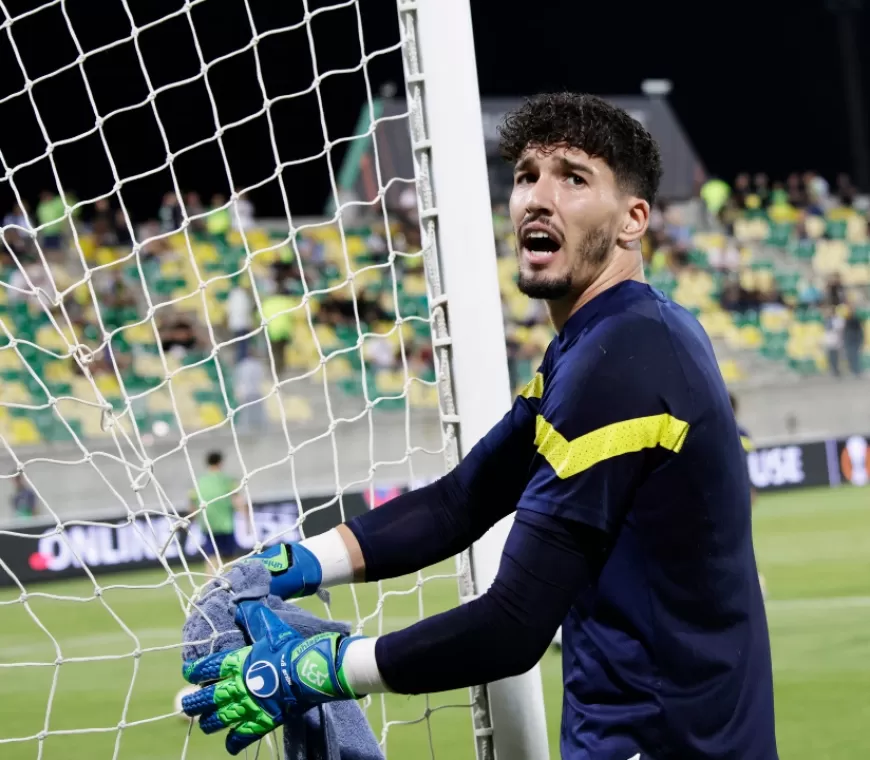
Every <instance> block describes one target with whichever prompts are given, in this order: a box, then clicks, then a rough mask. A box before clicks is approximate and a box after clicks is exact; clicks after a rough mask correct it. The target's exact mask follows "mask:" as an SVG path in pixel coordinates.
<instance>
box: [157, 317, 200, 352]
mask: <svg viewBox="0 0 870 760" xmlns="http://www.w3.org/2000/svg"><path fill="white" fill-rule="evenodd" d="M159 332H160V343H161V345H162V346H163V350H164V351H166V352H167V353H171V354H174V355H175V356H178V357H179V358H183V357H184V356H185V355H186V354H187V352H188V351H193V350H194V349H196V348H197V347H198V346H199V340H198V337H197V335H196V331H195V330H194V328H193V324H192V323H191V322H190V320H189V319H187V317H184V316H180V315H179V316H176V317H173V318H172V319H171V320H170V321H169V322H168V324H166V325H165V326H164V327H163V328H162V329H161V330H160V331H159Z"/></svg>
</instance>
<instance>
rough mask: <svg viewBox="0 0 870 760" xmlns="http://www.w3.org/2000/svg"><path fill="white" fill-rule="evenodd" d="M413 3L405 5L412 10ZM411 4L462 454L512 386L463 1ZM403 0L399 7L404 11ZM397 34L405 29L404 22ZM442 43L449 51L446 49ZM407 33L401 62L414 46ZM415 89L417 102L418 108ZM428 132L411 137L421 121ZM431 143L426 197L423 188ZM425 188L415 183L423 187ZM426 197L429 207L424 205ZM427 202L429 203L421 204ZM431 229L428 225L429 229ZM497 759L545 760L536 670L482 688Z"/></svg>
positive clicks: (416, 100)
mask: <svg viewBox="0 0 870 760" xmlns="http://www.w3.org/2000/svg"><path fill="white" fill-rule="evenodd" d="M411 4H412V3H410V2H409V3H408V5H409V6H410V5H411ZM414 4H415V5H416V6H417V41H418V45H419V51H420V57H421V59H422V67H421V69H422V72H423V74H422V77H420V75H419V72H418V71H415V70H414V69H413V68H411V70H410V71H408V70H406V76H405V79H406V82H407V89H408V101H409V104H410V106H411V127H412V139H414V140H415V146H414V147H415V149H416V150H415V156H416V158H417V161H416V166H417V171H416V173H417V181H418V188H420V189H418V192H419V194H420V198H421V200H422V201H423V204H424V205H423V210H424V214H423V217H424V219H425V218H430V217H429V215H430V214H431V218H433V219H434V220H435V225H437V244H438V251H439V253H440V262H441V266H442V268H443V274H442V277H443V283H444V293H445V295H446V299H445V300H446V305H447V312H448V315H449V321H450V346H451V361H452V370H453V383H454V388H455V392H456V406H457V412H458V419H459V441H460V444H461V447H462V450H463V451H468V450H469V449H470V448H471V447H472V446H473V445H474V444H475V443H476V442H477V441H478V440H479V439H480V438H482V437H483V436H484V435H485V434H486V433H487V431H488V430H489V429H490V428H491V427H492V426H493V425H495V423H496V422H498V421H499V419H501V417H502V416H503V415H504V414H505V413H506V412H507V410H508V408H509V407H510V403H511V398H510V396H511V389H510V382H509V379H508V370H507V352H506V348H505V334H504V324H503V321H502V319H503V317H502V306H501V294H500V292H499V287H498V274H497V271H496V256H495V243H494V239H493V230H492V225H491V218H492V215H491V210H492V205H491V202H490V196H489V186H488V180H487V171H486V154H485V152H484V144H483V123H482V118H481V108H480V92H479V89H478V84H477V62H476V59H475V55H474V36H473V30H472V25H471V7H470V3H469V2H468V0H437V1H435V0H423V1H422V2H416V3H414ZM402 5H403V3H402V1H401V0H400V2H399V8H400V9H401V8H402ZM404 29H405V31H406V33H407V29H408V26H407V25H405V26H404ZM445 40H449V41H450V43H449V45H445V42H444V41H445ZM408 41H409V40H408V38H407V34H406V39H405V55H406V60H407V59H408V58H409V57H411V56H409V53H411V52H412V51H413V47H412V46H411V45H409V44H408ZM420 89H422V92H423V101H424V102H425V114H420V113H419V112H418V111H417V110H416V109H419V108H420V106H421V103H420ZM421 121H422V122H425V124H426V127H427V131H426V132H425V133H416V134H415V128H416V127H417V125H418V124H419V122H421ZM429 146H431V153H432V156H431V168H430V169H429V172H430V173H431V181H432V184H433V186H434V188H433V189H434V199H433V198H431V196H430V195H429V194H428V193H427V192H426V190H425V189H423V187H424V186H425V181H426V172H425V171H423V172H421V171H420V169H421V164H422V166H423V167H425V166H426V163H427V162H426V159H427V158H428V156H427V153H428V150H427V148H428V147H429ZM421 186H423V187H421ZM427 201H429V203H428V204H427ZM427 206H428V207H427ZM430 230H431V228H430ZM512 521H513V518H512V517H507V518H505V519H504V520H502V521H501V522H500V523H499V524H498V525H496V526H495V527H493V528H492V529H491V530H490V531H489V532H488V533H487V534H486V535H484V536H483V537H482V538H481V539H480V541H478V542H477V543H476V544H475V545H474V546H473V548H472V557H473V565H472V566H473V570H474V584H475V588H476V589H477V591H478V592H482V591H485V590H486V589H487V588H488V587H489V586H490V584H491V583H492V581H493V580H494V578H495V575H496V571H497V570H498V564H499V559H500V557H501V552H502V548H503V547H504V542H505V539H506V537H507V532H508V531H509V530H510V525H511V522H512ZM489 696H490V707H491V712H492V720H493V729H494V736H495V745H496V753H497V756H498V758H499V760H508V759H512V758H515V759H516V760H521V759H522V758H547V757H549V753H548V749H547V726H546V719H545V715H544V693H543V687H542V684H541V674H540V669H539V667H537V666H536V667H535V668H534V669H533V670H531V671H530V672H528V673H526V674H525V675H522V676H517V677H516V678H511V679H508V680H506V681H502V682H500V683H496V684H490V687H489Z"/></svg>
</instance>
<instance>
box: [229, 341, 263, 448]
mask: <svg viewBox="0 0 870 760" xmlns="http://www.w3.org/2000/svg"><path fill="white" fill-rule="evenodd" d="M265 382H266V366H265V364H264V363H263V360H262V359H261V358H260V357H259V356H255V355H253V354H250V353H249V354H246V355H245V356H244V357H243V358H242V359H240V360H239V362H238V363H237V364H236V366H235V367H234V368H233V392H234V393H235V397H236V403H237V404H238V406H240V407H241V406H242V405H243V404H250V406H245V407H244V408H241V409H238V411H237V412H236V418H235V419H236V429H237V430H238V431H239V432H240V433H256V432H259V431H261V430H262V429H263V428H265V427H266V414H265V412H266V407H265V402H264V401H263V400H262V399H263V385H264V384H265Z"/></svg>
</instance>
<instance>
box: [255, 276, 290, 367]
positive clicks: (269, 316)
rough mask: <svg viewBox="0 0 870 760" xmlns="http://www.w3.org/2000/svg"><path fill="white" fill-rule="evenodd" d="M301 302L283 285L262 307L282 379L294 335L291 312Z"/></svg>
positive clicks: (265, 300) (265, 299)
mask: <svg viewBox="0 0 870 760" xmlns="http://www.w3.org/2000/svg"><path fill="white" fill-rule="evenodd" d="M298 302H299V299H298V298H293V296H291V295H290V294H289V293H288V292H287V288H286V286H285V285H284V284H283V283H282V284H280V285H279V286H278V290H277V292H275V293H273V294H272V295H270V296H267V297H266V298H264V299H263V303H262V305H261V308H262V311H263V318H264V319H265V320H266V336H267V337H268V339H269V343H270V344H271V345H272V356H273V357H274V359H275V373H276V374H277V375H278V379H279V380H280V379H282V378H283V375H284V370H285V368H286V364H287V361H286V353H287V346H288V345H289V344H290V339H291V337H292V333H293V317H292V315H291V313H290V310H291V309H292V308H293V307H294V306H296V305H297V304H298Z"/></svg>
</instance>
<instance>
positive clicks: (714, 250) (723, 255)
mask: <svg viewBox="0 0 870 760" xmlns="http://www.w3.org/2000/svg"><path fill="white" fill-rule="evenodd" d="M707 260H708V262H709V264H710V267H711V268H712V269H714V270H715V271H717V272H721V273H722V274H731V273H733V272H737V271H738V270H739V269H740V248H739V247H738V245H737V241H736V240H734V238H732V237H726V238H724V240H723V242H722V245H721V246H716V247H711V248H710V249H709V250H708V251H707Z"/></svg>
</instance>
